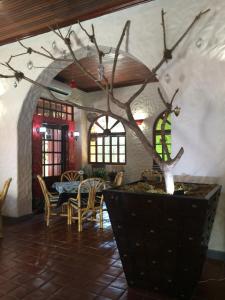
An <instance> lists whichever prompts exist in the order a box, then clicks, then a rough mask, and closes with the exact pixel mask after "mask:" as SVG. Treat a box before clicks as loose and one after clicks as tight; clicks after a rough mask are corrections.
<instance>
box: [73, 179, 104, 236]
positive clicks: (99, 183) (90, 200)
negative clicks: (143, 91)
mask: <svg viewBox="0 0 225 300" xmlns="http://www.w3.org/2000/svg"><path fill="white" fill-rule="evenodd" d="M104 188H105V182H104V181H103V180H102V178H88V179H85V180H84V181H82V182H81V183H80V185H79V187H78V194H77V198H70V199H69V204H68V208H69V213H68V224H70V225H71V224H72V220H78V232H81V231H82V230H83V221H84V220H89V221H99V225H100V226H99V227H100V228H103V211H102V206H103V195H102V194H101V192H102V190H103V189H104ZM99 194H100V195H99ZM97 213H98V214H99V219H97Z"/></svg>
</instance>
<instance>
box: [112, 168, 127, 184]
mask: <svg viewBox="0 0 225 300" xmlns="http://www.w3.org/2000/svg"><path fill="white" fill-rule="evenodd" d="M123 180H124V172H123V171H121V172H118V173H117V174H116V176H115V179H114V181H113V186H121V185H122V184H123Z"/></svg>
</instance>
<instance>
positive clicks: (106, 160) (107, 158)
mask: <svg viewBox="0 0 225 300" xmlns="http://www.w3.org/2000/svg"><path fill="white" fill-rule="evenodd" d="M105 162H106V163H109V162H110V156H109V155H105Z"/></svg>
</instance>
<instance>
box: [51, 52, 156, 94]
mask: <svg viewBox="0 0 225 300" xmlns="http://www.w3.org/2000/svg"><path fill="white" fill-rule="evenodd" d="M113 58H114V54H113V53H110V54H108V55H105V56H104V58H103V65H104V74H105V76H106V77H107V78H108V80H110V79H111V73H112V68H113ZM80 63H81V64H82V65H83V66H84V67H85V68H86V69H87V70H88V71H89V72H90V73H91V74H92V75H94V76H95V78H98V71H97V70H98V57H97V56H91V57H85V58H83V59H81V60H80ZM151 74H152V73H151V71H150V70H149V69H148V68H147V67H146V66H145V65H144V64H142V63H141V62H139V61H137V60H135V59H134V58H132V57H131V56H129V55H128V54H120V55H119V57H118V62H117V68H116V73H115V82H114V87H115V88H118V87H124V86H130V85H137V84H141V83H143V82H144V81H145V79H146V78H149V77H150V76H151ZM55 79H57V80H59V81H62V82H64V83H66V84H70V83H71V81H72V80H74V81H75V84H76V87H77V88H79V89H81V90H83V91H85V92H93V91H97V90H99V89H100V88H99V87H98V86H97V85H96V83H95V82H94V81H93V80H91V79H89V77H87V75H85V74H84V73H83V72H82V71H81V70H80V69H79V68H78V67H77V66H76V65H74V64H72V65H70V66H68V67H67V68H65V69H64V70H63V71H61V72H60V73H59V74H58V75H57V76H56V78H55ZM155 81H157V79H156V78H155V77H153V79H152V81H151V82H155Z"/></svg>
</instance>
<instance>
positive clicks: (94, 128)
mask: <svg viewBox="0 0 225 300" xmlns="http://www.w3.org/2000/svg"><path fill="white" fill-rule="evenodd" d="M91 133H103V130H102V128H100V127H99V126H98V125H97V124H94V125H93V126H92V127H91Z"/></svg>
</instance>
